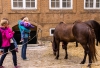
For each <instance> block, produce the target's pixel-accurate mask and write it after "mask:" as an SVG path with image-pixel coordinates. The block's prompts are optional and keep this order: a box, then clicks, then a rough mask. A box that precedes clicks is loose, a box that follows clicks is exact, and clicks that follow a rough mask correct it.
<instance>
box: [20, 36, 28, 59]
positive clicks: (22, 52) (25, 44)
mask: <svg viewBox="0 0 100 68" xmlns="http://www.w3.org/2000/svg"><path fill="white" fill-rule="evenodd" d="M27 42H28V38H23V42H22V51H21V57H22V59H27V57H26V49H27Z"/></svg>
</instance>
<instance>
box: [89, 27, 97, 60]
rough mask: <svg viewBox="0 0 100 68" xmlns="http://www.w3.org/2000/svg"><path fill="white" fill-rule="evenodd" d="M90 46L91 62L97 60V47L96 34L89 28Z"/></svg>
mask: <svg viewBox="0 0 100 68" xmlns="http://www.w3.org/2000/svg"><path fill="white" fill-rule="evenodd" d="M88 45H89V51H90V55H91V60H92V61H95V60H97V57H96V54H97V53H96V47H95V33H94V30H93V29H92V28H89V41H88Z"/></svg>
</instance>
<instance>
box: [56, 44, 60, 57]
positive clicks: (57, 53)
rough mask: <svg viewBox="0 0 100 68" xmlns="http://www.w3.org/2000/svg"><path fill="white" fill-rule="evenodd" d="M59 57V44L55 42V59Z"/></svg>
mask: <svg viewBox="0 0 100 68" xmlns="http://www.w3.org/2000/svg"><path fill="white" fill-rule="evenodd" d="M58 58H59V44H57V52H56V59H58Z"/></svg>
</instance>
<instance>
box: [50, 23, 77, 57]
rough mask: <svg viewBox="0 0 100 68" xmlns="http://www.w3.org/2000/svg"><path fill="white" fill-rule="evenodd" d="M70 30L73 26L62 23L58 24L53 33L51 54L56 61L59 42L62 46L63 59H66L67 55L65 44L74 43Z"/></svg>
mask: <svg viewBox="0 0 100 68" xmlns="http://www.w3.org/2000/svg"><path fill="white" fill-rule="evenodd" d="M72 28H73V24H71V23H70V24H65V23H63V22H60V23H59V24H58V25H57V26H56V28H55V31H54V35H53V42H52V47H53V52H54V55H56V53H57V55H56V59H58V57H59V44H60V42H63V46H64V49H65V53H66V55H65V59H67V58H68V54H67V44H68V42H75V41H76V40H75V38H74V36H73V34H72Z"/></svg>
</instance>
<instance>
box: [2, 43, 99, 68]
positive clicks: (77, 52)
mask: <svg viewBox="0 0 100 68" xmlns="http://www.w3.org/2000/svg"><path fill="white" fill-rule="evenodd" d="M29 45H30V44H28V46H29ZM96 48H97V51H98V55H100V46H98V47H97V46H96ZM83 52H84V51H83V48H82V47H81V46H80V45H79V47H75V43H70V44H68V59H64V56H65V51H64V50H63V49H62V48H61V49H60V56H59V59H58V60H56V59H55V56H54V55H53V53H52V46H51V43H50V42H45V43H44V45H43V46H37V45H34V44H31V46H29V47H28V48H27V57H28V58H29V59H30V60H29V61H24V60H22V59H21V56H20V55H21V46H19V52H18V53H17V58H18V65H19V66H21V68H87V63H88V60H87V62H86V63H85V65H80V64H79V63H80V62H81V61H82V59H83ZM97 57H98V61H97V62H96V63H95V64H93V65H92V68H100V56H97ZM3 66H5V68H13V67H14V66H13V61H12V55H11V53H9V54H8V55H7V56H6V58H5V60H4V63H3Z"/></svg>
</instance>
